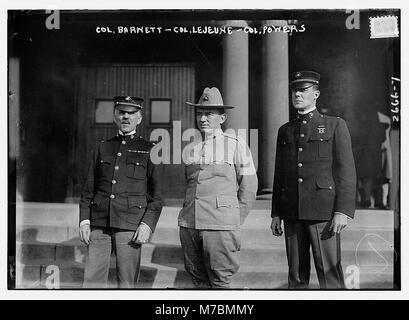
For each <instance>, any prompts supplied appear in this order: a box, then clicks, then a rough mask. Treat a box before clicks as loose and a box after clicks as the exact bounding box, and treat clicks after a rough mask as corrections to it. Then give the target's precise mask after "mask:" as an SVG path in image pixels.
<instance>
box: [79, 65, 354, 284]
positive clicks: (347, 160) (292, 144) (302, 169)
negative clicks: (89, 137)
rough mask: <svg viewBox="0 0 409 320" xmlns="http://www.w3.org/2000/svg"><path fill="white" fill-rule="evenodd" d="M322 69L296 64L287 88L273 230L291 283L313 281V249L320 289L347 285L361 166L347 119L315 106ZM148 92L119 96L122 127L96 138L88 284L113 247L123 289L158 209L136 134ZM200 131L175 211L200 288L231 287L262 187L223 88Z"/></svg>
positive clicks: (85, 233) (206, 96)
mask: <svg viewBox="0 0 409 320" xmlns="http://www.w3.org/2000/svg"><path fill="white" fill-rule="evenodd" d="M319 80H320V75H319V74H318V73H316V72H313V71H300V72H296V73H294V74H293V75H292V78H291V82H290V87H291V96H292V103H293V106H294V108H295V109H296V110H297V112H298V115H297V118H296V119H294V120H292V121H290V122H288V123H286V124H284V125H283V126H282V127H281V128H280V129H279V132H278V138H277V151H276V162H275V174H274V186H273V198H272V209H271V217H272V223H271V229H272V232H273V234H274V235H276V236H280V235H281V234H282V233H283V230H282V221H283V220H284V230H285V242H286V251H287V259H288V265H289V276H288V286H289V288H308V285H309V277H310V268H311V266H310V253H309V252H310V247H312V253H313V257H314V263H315V268H316V270H317V275H318V280H319V284H320V287H321V288H331V289H333V288H338V289H341V288H344V281H343V273H342V267H341V259H340V256H341V251H340V250H341V247H340V232H341V230H342V229H343V228H345V226H346V225H347V220H348V219H349V218H353V216H354V211H355V207H354V206H355V188H356V187H355V186H356V173H355V165H354V159H353V156H352V149H351V139H350V135H349V131H348V128H347V126H346V123H345V121H344V120H342V119H340V118H339V117H330V116H326V115H322V114H320V113H319V112H318V110H317V108H316V101H317V99H318V97H319V95H320V91H319ZM141 102H142V99H139V98H131V97H116V98H115V107H114V108H115V111H114V120H115V123H116V124H117V126H118V129H119V132H118V135H117V136H115V137H113V138H112V139H109V140H107V141H102V142H100V143H98V144H97V147H96V151H95V153H94V156H93V159H92V163H91V165H90V169H89V172H88V177H87V181H86V184H85V186H84V189H83V193H82V196H81V201H80V237H81V240H83V241H84V242H85V243H86V244H87V245H88V252H89V253H88V257H87V262H86V269H85V277H84V287H95V286H99V287H100V286H101V285H102V286H105V285H106V282H107V277H108V270H109V264H110V263H109V261H110V260H109V258H110V255H111V250H112V249H114V250H115V251H116V256H117V275H118V280H119V284H120V287H132V286H133V285H134V283H135V281H136V280H137V276H138V273H139V266H140V246H141V244H143V243H145V242H147V241H148V240H149V238H150V236H151V234H152V232H153V231H154V229H155V226H156V223H157V221H158V219H159V215H160V213H161V209H162V200H161V196H160V192H159V177H158V170H157V167H156V166H155V165H154V164H153V163H152V162H151V159H150V156H149V155H150V154H149V150H150V148H151V147H152V144H151V143H150V142H147V141H145V140H143V139H142V138H137V137H135V129H136V126H137V125H138V124H139V123H140V122H141V119H142V116H141V114H140V110H141V109H142V106H141ZM187 104H188V105H189V106H191V107H194V108H195V110H196V121H197V125H198V128H199V130H200V132H201V136H202V139H201V140H200V141H199V142H198V143H197V144H196V145H195V146H194V148H193V149H192V153H191V154H190V156H189V157H188V159H187V161H186V163H185V164H186V167H185V173H186V180H187V187H186V195H185V199H184V203H183V208H182V209H181V211H180V213H179V217H178V225H179V227H180V228H179V236H180V242H181V246H182V250H183V256H184V264H185V268H186V271H187V272H188V273H189V274H190V276H191V277H192V282H193V285H194V287H195V288H229V286H230V283H231V280H232V278H233V276H234V275H235V274H236V273H237V271H238V269H239V260H238V254H239V251H240V246H241V239H240V226H241V225H242V224H243V223H244V221H245V219H246V217H247V215H248V214H249V212H250V209H251V206H252V202H253V201H254V200H255V195H256V191H257V175H256V170H255V167H254V164H253V159H252V156H251V152H250V150H249V148H248V146H247V144H246V143H245V142H244V141H243V140H242V139H240V138H238V137H236V136H235V135H230V134H227V133H225V132H223V130H222V124H223V123H224V122H225V120H226V118H227V115H226V113H225V109H232V108H234V107H233V106H228V105H224V104H223V100H222V96H221V94H220V92H219V90H218V89H217V88H211V89H209V88H206V89H205V90H204V92H203V94H202V96H201V97H200V99H199V102H198V103H197V104H194V103H189V102H188V103H187Z"/></svg>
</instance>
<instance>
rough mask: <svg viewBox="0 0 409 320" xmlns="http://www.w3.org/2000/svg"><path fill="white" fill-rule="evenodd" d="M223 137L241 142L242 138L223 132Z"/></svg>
mask: <svg viewBox="0 0 409 320" xmlns="http://www.w3.org/2000/svg"><path fill="white" fill-rule="evenodd" d="M222 135H223V136H224V137H226V138H228V139H234V140H236V141H240V138H239V137H237V136H235V135H234V134H230V133H226V132H223V133H222Z"/></svg>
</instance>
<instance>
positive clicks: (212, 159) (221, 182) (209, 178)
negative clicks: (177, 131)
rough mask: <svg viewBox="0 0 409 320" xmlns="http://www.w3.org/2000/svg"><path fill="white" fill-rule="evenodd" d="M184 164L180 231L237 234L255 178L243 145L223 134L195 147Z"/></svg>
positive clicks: (252, 193) (247, 211)
mask: <svg viewBox="0 0 409 320" xmlns="http://www.w3.org/2000/svg"><path fill="white" fill-rule="evenodd" d="M187 162H188V163H187V164H186V180H187V188H186V196H185V200H184V203H183V208H182V210H181V211H180V213H179V218H178V224H179V226H181V227H187V228H194V229H203V230H238V229H240V225H241V224H243V223H244V220H245V219H246V217H247V215H248V214H249V212H250V209H251V205H252V202H253V201H254V200H255V196H256V192H257V184H258V182H257V175H256V170H255V168H254V163H253V158H252V156H251V152H250V149H249V148H248V146H247V144H246V143H245V142H244V141H243V140H242V139H240V138H237V137H235V136H234V135H230V134H226V133H224V132H223V131H221V130H219V131H216V132H215V134H214V135H213V136H212V137H210V138H208V139H206V140H205V141H202V142H200V143H198V144H197V145H196V146H195V147H194V148H193V149H192V152H191V155H190V157H189V159H188V161H187Z"/></svg>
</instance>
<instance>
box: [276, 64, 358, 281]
mask: <svg viewBox="0 0 409 320" xmlns="http://www.w3.org/2000/svg"><path fill="white" fill-rule="evenodd" d="M319 80H320V75H319V74H318V73H316V72H313V71H300V72H295V73H294V74H293V75H292V77H291V82H290V87H291V95H292V103H293V105H294V108H295V109H296V110H297V112H298V115H297V118H296V119H294V120H292V121H290V122H288V123H286V124H284V125H283V126H282V127H281V128H280V129H279V131H278V137H277V152H276V162H275V173H274V187H273V200H272V211H271V217H272V223H271V229H272V232H273V234H274V235H275V236H280V235H281V234H282V229H281V221H282V220H284V232H285V242H286V250H287V259H288V266H289V275H288V285H289V288H290V289H293V288H308V284H309V278H310V247H312V253H313V257H314V264H315V268H316V271H317V276H318V281H319V284H320V287H321V288H322V289H342V288H344V278H343V272H342V267H341V246H340V232H341V230H342V229H343V228H345V227H346V225H347V220H348V218H353V216H354V211H355V191H356V173H355V164H354V158H353V156H352V148H351V139H350V135H349V131H348V128H347V126H346V123H345V121H344V120H342V119H340V118H339V117H330V116H326V115H322V114H320V113H319V112H318V110H317V108H316V101H317V99H318V97H319V95H320V91H319Z"/></svg>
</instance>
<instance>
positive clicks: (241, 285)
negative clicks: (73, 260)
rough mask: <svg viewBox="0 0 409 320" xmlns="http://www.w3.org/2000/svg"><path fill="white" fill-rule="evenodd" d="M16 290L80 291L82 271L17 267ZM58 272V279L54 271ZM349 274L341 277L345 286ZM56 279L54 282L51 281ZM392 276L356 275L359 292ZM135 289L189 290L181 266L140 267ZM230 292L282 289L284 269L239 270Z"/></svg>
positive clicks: (384, 285) (386, 284)
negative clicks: (62, 289)
mask: <svg viewBox="0 0 409 320" xmlns="http://www.w3.org/2000/svg"><path fill="white" fill-rule="evenodd" d="M16 270H17V283H16V287H17V288H50V285H52V284H54V285H57V286H56V288H80V287H81V285H82V279H83V273H84V268H83V265H81V264H71V265H63V264H55V265H53V266H51V267H50V266H43V265H39V266H38V265H37V266H32V265H24V264H18V265H17V268H16ZM57 270H58V277H56V271H57ZM348 277H349V274H345V278H346V283H350V282H349V281H348V279H347V278H348ZM56 278H58V282H55V279H56ZM392 283H393V274H392V272H391V270H390V269H387V270H383V271H377V272H366V273H362V272H361V273H360V274H359V288H360V289H391V288H392ZM108 288H116V283H115V269H114V268H113V267H111V269H110V273H109V284H108ZM138 288H155V289H166V288H169V289H173V288H177V289H184V288H192V283H191V280H190V276H189V275H188V274H187V273H186V271H185V270H184V266H183V265H181V264H173V265H169V266H162V265H157V264H148V265H142V266H141V272H140V277H139V283H138ZM231 288H232V289H242V290H246V289H286V288H287V270H286V268H285V267H284V266H283V267H251V268H249V267H248V268H245V267H241V268H240V270H239V272H238V273H237V274H236V276H235V277H234V279H233V281H232V285H231ZM310 288H311V289H318V288H319V286H318V281H317V277H316V274H315V270H314V269H312V270H311V279H310Z"/></svg>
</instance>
